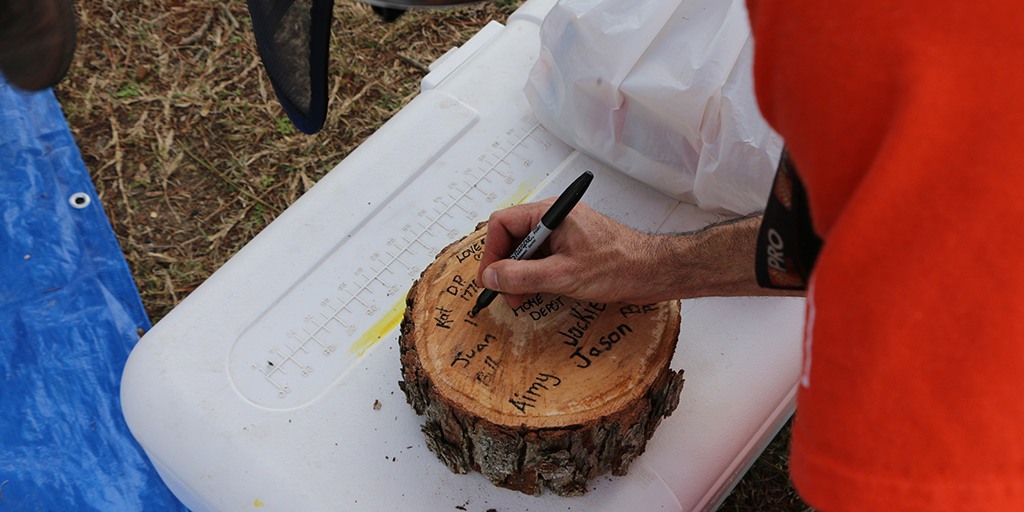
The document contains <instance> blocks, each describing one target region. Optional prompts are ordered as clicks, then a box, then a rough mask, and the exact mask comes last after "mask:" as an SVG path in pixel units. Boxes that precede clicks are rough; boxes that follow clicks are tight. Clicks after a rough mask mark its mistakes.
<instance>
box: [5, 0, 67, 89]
mask: <svg viewBox="0 0 1024 512" xmlns="http://www.w3.org/2000/svg"><path fill="white" fill-rule="evenodd" d="M74 54H75V9H74V7H73V6H72V5H71V0H0V71H3V74H4V76H5V77H6V78H7V81H8V82H10V83H12V84H14V85H15V86H16V87H18V88H19V89H24V90H26V91H38V90H42V89H46V88H47V87H53V86H54V85H56V84H57V82H60V80H61V79H62V78H64V75H65V74H66V73H67V72H68V68H69V67H71V58H72V57H73V56H74Z"/></svg>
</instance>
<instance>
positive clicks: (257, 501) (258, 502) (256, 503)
mask: <svg viewBox="0 0 1024 512" xmlns="http://www.w3.org/2000/svg"><path fill="white" fill-rule="evenodd" d="M252 506H254V507H262V506H263V502H262V501H260V500H256V501H255V502H253V504H252Z"/></svg>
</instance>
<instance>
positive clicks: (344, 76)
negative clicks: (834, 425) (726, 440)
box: [55, 0, 808, 511]
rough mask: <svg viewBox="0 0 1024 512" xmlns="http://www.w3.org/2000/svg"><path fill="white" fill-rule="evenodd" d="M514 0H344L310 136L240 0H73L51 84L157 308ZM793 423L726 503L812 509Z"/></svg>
mask: <svg viewBox="0 0 1024 512" xmlns="http://www.w3.org/2000/svg"><path fill="white" fill-rule="evenodd" d="M520 3H521V1H520V0H500V1H498V2H492V3H484V4H476V5H474V6H470V7H465V8H460V9H449V10H440V11H420V12H412V13H408V14H406V15H405V16H403V17H402V18H400V19H399V20H398V21H397V22H395V23H392V24H387V23H383V22H381V21H380V20H379V19H378V18H377V17H376V15H374V14H373V13H372V12H371V10H370V8H369V7H368V6H367V5H365V4H361V3H357V2H352V1H345V0H339V1H338V2H336V6H335V12H334V24H333V27H332V40H331V52H330V59H331V60H330V70H329V88H330V92H331V96H330V110H329V113H328V118H327V122H326V124H325V126H324V129H323V130H322V131H321V132H320V133H318V134H316V135H314V136H305V135H302V134H301V133H298V131H297V130H295V129H294V127H293V126H292V125H291V124H290V123H289V122H288V121H287V118H286V117H285V116H284V112H283V111H282V110H281V107H280V105H278V103H277V100H276V98H275V97H274V92H273V89H272V88H271V86H270V83H269V80H268V78H267V76H266V74H265V73H264V71H263V69H262V67H261V66H260V61H259V58H258V55H257V52H256V46H255V41H254V38H253V35H252V30H251V21H250V20H249V17H248V11H247V8H246V5H245V2H244V0H224V1H216V2H214V1H210V0H205V1H203V0H131V1H126V0H78V1H77V2H76V3H75V7H76V10H77V12H78V15H79V20H78V21H79V23H78V27H79V31H78V49H77V51H76V55H75V59H74V62H73V63H72V66H71V70H70V72H69V74H68V76H67V78H66V79H65V80H64V81H63V82H62V83H61V84H60V85H58V86H57V87H56V88H55V92H56V94H57V98H58V99H59V101H60V102H61V105H62V107H63V109H64V112H65V115H66V116H67V119H68V123H69V125H70V126H71V130H72V132H73V133H74V135H75V137H76V139H77V141H78V144H79V148H80V150H81V153H82V156H83V158H84V160H85V163H86V166H87V167H88V169H89V173H90V175H91V177H92V180H93V182H94V184H95V186H96V189H97V192H98V194H99V198H100V200H101V201H102V203H103V205H104V207H105V208H106V211H107V214H108V217H109V219H110V223H111V225H112V227H113V229H114V232H115V233H116V234H117V237H118V240H119V241H120V243H121V247H122V249H123V250H124V254H125V257H126V259H127V260H128V264H129V267H130V268H131V270H132V273H133V275H134V276H135V282H136V284H137V285H138V288H139V291H140V293H141V295H142V299H143V303H144V304H145V307H146V310H147V312H148V313H149V315H150V318H151V319H152V320H153V321H154V322H156V321H158V320H160V319H161V318H162V317H163V316H164V315H166V314H167V312H168V311H170V310H171V309H172V308H173V307H174V306H175V305H176V304H178V303H179V302H180V301H181V300H182V299H184V298H185V297H186V296H188V294H189V293H191V292H192V290H194V289H196V287H198V286H199V285H200V284H201V283H202V282H203V281H204V280H206V278H208V277H209V276H210V275H211V274H212V273H213V272H215V271H216V270H217V269H218V268H220V266H221V265H222V264H223V263H224V262H225V261H226V260H227V259H228V258H230V257H231V256H232V255H233V254H235V253H236V252H237V251H238V250H239V249H240V248H241V247H242V246H243V245H245V243H246V242H248V241H249V240H251V239H252V238H253V237H254V236H255V235H256V234H257V233H258V232H259V231H260V230H261V229H263V228H264V227H266V225H267V224H269V223H270V222H272V221H273V220H274V218H276V217H277V216H278V215H279V214H280V213H281V212H282V211H284V210H285V209H286V208H287V207H288V206H289V205H290V204H292V203H293V202H294V201H295V200H296V199H298V198H299V197H300V196H301V195H302V194H303V193H304V192H305V191H307V190H309V188H310V187H312V186H313V185H314V184H315V183H316V182H317V180H319V179H320V177H322V176H323V175H324V174H325V173H326V172H327V171H329V170H330V169H331V168H333V167H334V166H335V165H336V164H337V163H338V162H340V161H341V160H342V159H343V158H345V156H346V155H348V154H349V153H350V152H351V151H352V150H353V149H355V148H356V147H358V146H359V144H360V143H361V142H362V141H364V140H365V139H366V138H367V137H368V136H370V135H371V134H372V133H373V132H374V131H375V130H376V128H378V127H380V126H381V125H382V124H384V123H385V122H387V120H388V119H390V118H391V117H392V116H393V115H394V114H395V113H396V112H397V111H398V110H400V109H401V108H402V107H403V106H404V105H405V104H407V103H408V102H409V101H410V100H411V99H412V98H413V97H414V96H415V95H416V94H417V92H418V88H419V81H420V79H421V78H422V77H423V76H424V75H425V73H426V64H429V63H430V62H433V61H434V60H436V59H437V58H438V57H440V56H441V55H442V54H444V52H446V51H447V50H448V49H449V48H450V47H452V46H458V45H461V44H462V43H463V42H465V41H466V40H468V39H469V38H470V37H471V36H472V35H473V34H475V33H476V32H477V31H478V30H480V28H482V27H483V26H484V25H485V24H486V23H487V22H488V21H490V20H497V21H499V22H504V21H505V19H506V18H507V17H508V15H509V14H511V13H512V12H513V11H514V10H515V9H516V8H517V7H518V6H519V5H520ZM788 432H789V431H788V429H785V430H783V432H782V433H780V435H779V436H778V437H777V438H776V440H775V442H774V443H773V444H772V445H771V446H769V448H768V449H767V450H766V452H765V455H764V456H763V457H761V459H759V460H758V462H757V463H756V464H755V466H754V468H753V469H752V470H751V472H750V473H749V474H748V475H747V477H746V478H744V479H743V481H742V482H741V483H740V484H739V486H738V487H737V489H736V490H735V491H734V492H733V494H732V495H731V496H730V497H729V499H728V500H727V501H726V503H725V504H724V505H723V507H722V510H727V511H754V510H758V511H774V510H779V511H790V510H793V511H803V510H808V509H807V507H806V505H804V504H803V503H802V502H800V500H799V498H798V497H797V496H796V494H795V492H794V491H793V489H792V486H791V485H790V484H789V480H788V476H787V475H786V468H787V462H786V457H787V455H786V453H787V446H788V438H789V434H788Z"/></svg>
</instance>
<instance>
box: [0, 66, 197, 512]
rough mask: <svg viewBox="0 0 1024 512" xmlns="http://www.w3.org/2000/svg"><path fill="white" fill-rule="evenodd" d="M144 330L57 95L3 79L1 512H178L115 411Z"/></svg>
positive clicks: (135, 299)
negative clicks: (21, 87)
mask: <svg viewBox="0 0 1024 512" xmlns="http://www.w3.org/2000/svg"><path fill="white" fill-rule="evenodd" d="M72 203H76V204H74V205H73V204H72ZM86 203H88V204H86ZM149 327H150V324H149V319H148V318H147V316H146V312H145V310H144V309H143V308H142V301H141V299H140V298H139V294H138V290H137V289H136V287H135V283H134V281H133V280H132V277H131V275H130V273H129V271H128V266H127V264H126V263H125V260H124V256H123V255H122V253H121V248H120V247H119V246H118V243H117V239H116V238H115V236H114V233H113V231H112V230H111V228H110V224H109V223H108V222H107V218H106V216H105V214H104V212H103V209H102V206H101V205H100V202H99V201H98V200H97V197H96V191H95V189H94V187H93V185H92V182H91V181H90V179H89V173H88V171H87V170H86V168H85V164H84V162H83V161H82V157H81V155H80V154H79V152H78V148H77V146H76V145H75V140H74V138H73V137H72V135H71V132H70V130H69V129H68V126H67V123H66V121H65V120H64V115H63V113H62V111H61V109H60V106H59V104H58V103H57V100H56V98H55V97H54V95H53V92H52V91H49V90H47V91H44V92H40V93H34V94H27V93H23V92H21V91H18V90H16V89H15V88H13V87H12V86H10V85H9V84H7V83H6V81H5V80H4V79H3V77H2V76H0V367H2V379H3V380H2V381H0V407H2V411H3V414H2V417H0V511H7V510H15V511H23V510H24V511H44V510H45V511H78V510H82V511H92V510H95V511H102V512H115V511H148V510H159V511H162V512H166V511H178V510H186V509H185V507H184V506H182V505H181V504H180V503H179V502H178V501H177V499H175V498H174V496H173V495H172V494H171V492H170V491H169V490H168V489H167V487H166V486H165V485H164V484H163V482H162V481H161V480H160V478H159V476H158V475H157V474H156V471H155V470H154V469H153V466H152V465H151V464H150V462H149V459H147V458H146V455H145V453H144V452H143V450H142V448H141V447H140V446H139V445H138V443H136V442H135V440H134V439H133V438H132V436H131V434H130V433H129V431H128V426H127V425H126V424H125V422H124V418H123V417H122V415H121V403H120V398H119V395H120V391H119V386H120V381H121V372H122V370H123V369H124V364H125V360H126V359H127V357H128V353H129V351H131V349H132V347H133V346H135V343H136V342H137V341H138V334H137V332H138V330H139V329H143V330H146V329H149Z"/></svg>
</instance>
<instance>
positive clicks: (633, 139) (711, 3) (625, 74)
mask: <svg viewBox="0 0 1024 512" xmlns="http://www.w3.org/2000/svg"><path fill="white" fill-rule="evenodd" d="M752 57H753V50H752V40H751V37H750V24H749V21H748V19H747V12H746V8H745V7H744V5H743V0H559V2H558V4H557V5H555V7H554V8H552V10H551V11H550V13H549V14H548V15H547V17H546V18H545V19H544V23H543V25H542V28H541V53H540V58H539V60H538V61H537V63H536V64H535V66H534V68H533V69H532V70H531V72H530V78H529V82H528V83H527V85H526V89H525V92H526V95H527V98H528V99H529V101H530V104H531V106H532V107H533V109H534V112H535V113H536V114H537V117H538V118H539V120H540V121H541V123H543V125H544V126H545V128H547V129H548V130H550V131H551V132H552V133H554V134H555V135H557V136H558V137H559V138H561V139H562V140H564V141H566V142H567V143H568V144H570V145H572V146H574V147H576V148H577V149H579V150H581V151H583V152H585V153H587V154H588V155H590V156H592V157H594V158H596V159H598V160H600V161H602V162H605V163H607V164H609V165H611V166H612V167H614V168H616V169H618V170H620V171H622V172H624V173H626V174H629V175H630V176H633V177H634V178H636V179H638V180H640V181H643V182H644V183H646V184H648V185H650V186H652V187H654V188H655V189H658V190H660V191H661V192H663V193H665V194H667V195H669V196H672V197H675V198H677V199H680V200H683V201H687V202H691V203H695V204H697V205H698V206H700V207H701V208H703V209H705V210H710V211H726V212H733V213H738V214H746V213H750V212H752V211H756V210H761V209H763V208H764V205H765V201H766V199H767V197H768V193H769V191H770V189H771V181H772V177H773V176H774V175H775V166H776V165H777V163H778V158H779V154H780V153H781V151H782V140H781V138H780V137H779V136H778V135H777V134H776V133H775V132H774V131H772V130H771V129H770V128H769V127H768V125H767V123H766V122H765V121H764V119H763V118H762V117H761V114H760V112H759V111H758V109H757V104H756V101H755V99H754V91H753V79H752Z"/></svg>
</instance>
